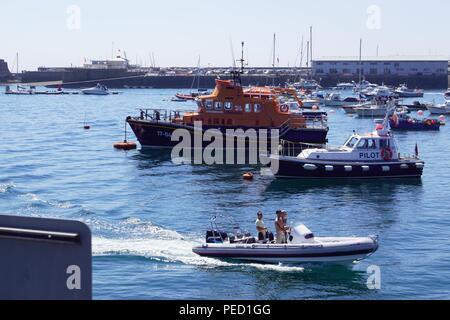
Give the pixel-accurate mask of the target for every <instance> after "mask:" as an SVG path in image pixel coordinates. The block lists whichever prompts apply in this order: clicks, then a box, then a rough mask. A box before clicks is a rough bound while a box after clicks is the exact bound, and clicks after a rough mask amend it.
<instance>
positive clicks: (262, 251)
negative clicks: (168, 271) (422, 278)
mask: <svg viewBox="0 0 450 320" xmlns="http://www.w3.org/2000/svg"><path fill="white" fill-rule="evenodd" d="M377 249H378V237H377V236H368V237H342V238H338V237H330V238H325V237H324V238H322V237H315V236H314V234H313V233H312V232H311V231H310V230H309V229H308V228H307V227H306V226H304V225H299V226H297V227H295V228H293V229H292V230H291V233H290V237H289V240H288V243H285V244H276V243H274V241H270V240H262V241H259V240H258V239H257V238H256V237H252V236H251V235H249V234H244V235H232V236H230V235H228V234H227V233H224V232H221V231H219V230H217V229H214V230H210V231H207V233H206V243H205V244H203V245H201V246H197V247H194V248H193V249H192V251H193V252H194V253H196V254H198V255H200V256H202V257H208V258H216V259H231V260H238V261H250V262H259V263H268V264H278V263H285V264H311V263H331V264H347V263H353V262H357V261H361V260H363V259H365V258H367V257H369V256H370V255H372V254H373V253H375V252H376V251H377Z"/></svg>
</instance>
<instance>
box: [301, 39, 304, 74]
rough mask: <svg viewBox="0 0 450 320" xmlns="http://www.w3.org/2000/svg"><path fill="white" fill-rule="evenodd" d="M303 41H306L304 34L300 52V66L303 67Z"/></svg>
mask: <svg viewBox="0 0 450 320" xmlns="http://www.w3.org/2000/svg"><path fill="white" fill-rule="evenodd" d="M303 41H304V36H302V45H301V46H300V47H301V49H300V50H301V52H300V68H301V67H303Z"/></svg>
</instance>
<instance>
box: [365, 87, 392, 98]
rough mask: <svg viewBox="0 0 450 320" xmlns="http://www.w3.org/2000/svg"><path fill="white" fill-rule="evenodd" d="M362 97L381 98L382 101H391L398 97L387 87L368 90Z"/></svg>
mask: <svg viewBox="0 0 450 320" xmlns="http://www.w3.org/2000/svg"><path fill="white" fill-rule="evenodd" d="M362 95H363V96H365V97H367V98H375V99H376V98H380V99H389V98H394V97H395V96H396V95H395V94H394V93H393V92H392V90H391V89H390V88H388V87H386V86H378V87H376V88H374V89H371V90H367V91H364V92H362Z"/></svg>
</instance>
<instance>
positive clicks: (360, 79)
mask: <svg viewBox="0 0 450 320" xmlns="http://www.w3.org/2000/svg"><path fill="white" fill-rule="evenodd" d="M361 83H362V38H361V39H359V87H360V88H361Z"/></svg>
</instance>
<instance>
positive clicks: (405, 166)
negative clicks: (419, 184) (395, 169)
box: [400, 163, 409, 169]
mask: <svg viewBox="0 0 450 320" xmlns="http://www.w3.org/2000/svg"><path fill="white" fill-rule="evenodd" d="M400 168H402V169H408V168H409V166H408V165H407V164H405V163H404V164H402V165H401V166H400Z"/></svg>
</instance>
